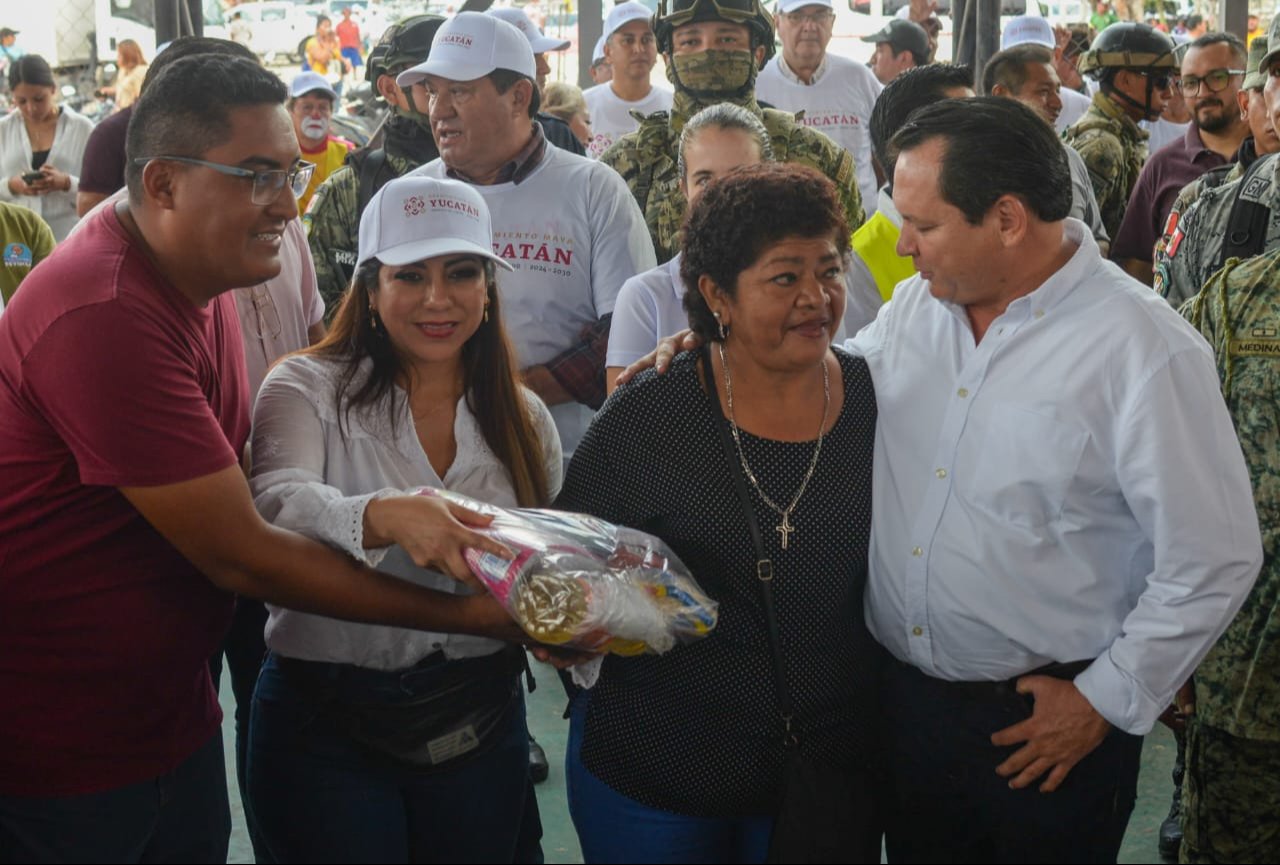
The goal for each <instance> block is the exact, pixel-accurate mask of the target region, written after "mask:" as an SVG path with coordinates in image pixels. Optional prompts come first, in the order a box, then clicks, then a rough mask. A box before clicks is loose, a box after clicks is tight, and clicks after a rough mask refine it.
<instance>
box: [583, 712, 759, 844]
mask: <svg viewBox="0 0 1280 865" xmlns="http://www.w3.org/2000/svg"><path fill="white" fill-rule="evenodd" d="M590 698H591V692H590V691H582V692H580V693H579V694H578V695H577V696H576V697H574V700H573V704H572V707H571V709H570V713H569V746H568V750H567V752H566V754H565V786H566V789H567V792H568V796H569V815H570V816H571V817H572V818H573V826H574V828H575V829H577V831H578V841H579V843H580V844H581V845H582V858H583V860H584V861H586V862H593V863H594V862H600V863H612V862H673V863H674V862H689V863H702V862H707V863H712V862H763V861H764V859H765V855H766V854H767V853H768V851H769V837H770V835H771V834H772V832H773V818H772V817H761V816H747V817H693V816H689V815H686V814H676V813H674V812H672V811H664V810H662V809H660V808H651V807H649V806H648V805H643V804H641V803H640V802H637V801H636V800H634V799H631V798H629V797H627V796H624V795H622V794H621V793H619V792H618V791H617V790H614V789H613V788H612V787H610V786H609V785H608V784H606V783H604V782H603V781H601V780H600V779H599V778H597V777H596V776H595V775H592V774H591V772H590V771H589V770H588V769H587V767H586V766H585V765H583V763H582V736H583V731H584V728H585V726H586V720H587V704H588V701H589V700H590Z"/></svg>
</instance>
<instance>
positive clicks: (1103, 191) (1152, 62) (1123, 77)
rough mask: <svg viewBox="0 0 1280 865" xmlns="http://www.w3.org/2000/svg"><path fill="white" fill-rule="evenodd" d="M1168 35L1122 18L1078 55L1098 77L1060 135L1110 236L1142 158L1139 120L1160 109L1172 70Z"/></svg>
mask: <svg viewBox="0 0 1280 865" xmlns="http://www.w3.org/2000/svg"><path fill="white" fill-rule="evenodd" d="M1173 49H1174V45H1173V40H1171V39H1170V38H1169V37H1168V36H1166V35H1164V34H1163V33H1161V32H1160V31H1158V30H1155V29H1154V28H1152V27H1151V26H1149V25H1147V24H1135V23H1131V22H1127V21H1122V22H1120V23H1118V24H1112V25H1111V26H1110V27H1108V28H1107V29H1105V30H1103V31H1102V32H1101V33H1099V34H1098V36H1097V38H1096V39H1094V40H1093V45H1092V46H1090V48H1089V50H1088V51H1086V52H1085V53H1084V54H1082V55H1081V56H1080V71H1081V72H1083V73H1085V74H1086V75H1091V76H1093V77H1094V78H1097V79H1098V84H1099V88H1098V92H1097V93H1095V94H1094V95H1093V103H1092V104H1091V105H1090V106H1089V110H1088V111H1086V112H1085V113H1084V116H1083V117H1081V118H1080V119H1079V120H1077V121H1076V122H1075V124H1074V125H1072V126H1070V127H1068V128H1067V131H1066V132H1064V133H1063V138H1064V139H1065V140H1066V142H1067V144H1068V145H1070V146H1071V147H1073V148H1075V150H1076V152H1077V153H1079V154H1080V156H1081V157H1082V158H1083V159H1084V164H1085V165H1086V166H1088V168H1089V178H1090V180H1092V181H1093V193H1094V197H1096V198H1097V200H1098V210H1099V211H1100V212H1101V214H1102V224H1103V225H1104V226H1105V227H1106V229H1107V234H1108V235H1109V236H1111V237H1115V236H1116V232H1117V231H1119V230H1120V223H1121V221H1122V220H1123V219H1124V209H1125V205H1127V204H1128V203H1129V194H1130V193H1131V192H1133V186H1134V184H1135V183H1137V181H1138V174H1139V173H1140V172H1141V171H1142V163H1144V162H1146V161H1147V133H1146V132H1143V131H1142V130H1141V129H1139V128H1138V121H1139V120H1155V119H1156V118H1158V117H1159V116H1160V113H1161V112H1162V111H1164V107H1165V104H1166V103H1167V102H1168V100H1169V98H1170V96H1171V91H1170V89H1169V88H1170V82H1171V81H1172V79H1173V76H1174V75H1176V74H1177V73H1178V64H1177V61H1176V60H1175V59H1174V55H1173Z"/></svg>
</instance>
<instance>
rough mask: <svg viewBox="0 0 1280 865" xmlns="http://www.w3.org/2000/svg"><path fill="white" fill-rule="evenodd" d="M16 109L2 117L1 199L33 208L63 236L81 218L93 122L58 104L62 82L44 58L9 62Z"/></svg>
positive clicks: (60, 236) (29, 56)
mask: <svg viewBox="0 0 1280 865" xmlns="http://www.w3.org/2000/svg"><path fill="white" fill-rule="evenodd" d="M9 92H10V93H11V94H12V98H13V103H14V106H15V107H16V108H17V110H16V111H14V112H13V113H11V114H9V115H8V116H7V117H4V118H0V176H2V177H3V178H4V180H3V181H0V201H12V202H14V203H15V204H21V205H22V206H23V207H27V208H30V209H31V210H34V211H35V212H36V213H37V214H39V215H40V217H41V218H42V219H44V221H45V222H47V223H49V227H50V228H52V229H53V236H54V238H55V239H56V240H59V241H61V240H63V239H64V238H66V236H67V235H68V234H69V233H70V232H71V227H72V226H73V225H75V224H76V220H77V219H78V218H79V217H77V216H76V192H77V190H78V189H79V187H80V163H81V162H83V161H84V148H85V145H86V144H88V143H89V133H90V132H92V131H93V123H92V122H90V121H89V119H88V118H86V117H82V116H80V115H79V114H76V113H75V112H74V111H72V110H71V109H70V108H69V107H67V106H66V105H59V104H58V85H57V82H56V81H54V78H53V70H52V69H50V68H49V64H48V63H47V62H46V61H45V59H44V58H43V57H40V56H39V55H36V54H28V55H26V56H25V57H21V58H19V59H18V60H15V61H14V62H13V64H12V65H10V66H9Z"/></svg>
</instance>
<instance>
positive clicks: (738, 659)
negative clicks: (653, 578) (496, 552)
mask: <svg viewBox="0 0 1280 865" xmlns="http://www.w3.org/2000/svg"><path fill="white" fill-rule="evenodd" d="M837 357H838V359H839V362H840V367H841V371H842V373H843V379H844V406H843V408H842V410H841V412H840V416H839V418H838V419H837V420H836V423H835V425H834V427H833V428H832V430H831V432H830V433H829V434H828V436H827V438H826V440H825V442H824V444H823V447H822V454H821V457H820V459H819V462H818V465H817V468H816V470H815V471H814V474H813V479H812V480H811V481H810V483H809V487H808V489H807V490H806V492H805V494H804V497H803V498H802V499H801V500H800V503H799V505H798V506H797V507H796V510H795V511H794V512H793V515H792V520H791V521H792V523H793V524H794V525H795V526H796V532H795V533H794V534H793V535H792V536H791V539H790V541H789V543H788V549H786V550H783V549H782V547H781V538H780V536H779V534H778V533H777V532H776V531H774V530H773V529H774V526H776V525H777V523H778V516H777V514H776V513H774V512H773V511H772V510H770V509H769V507H768V506H767V505H765V504H764V502H763V501H761V500H760V498H759V496H758V495H755V494H754V493H753V498H754V499H755V510H756V519H757V521H758V522H759V525H760V528H761V534H763V535H764V543H765V545H766V549H767V551H768V554H769V555H770V556H771V557H772V559H773V564H774V574H775V578H774V582H773V590H774V595H775V599H776V604H777V610H778V619H779V627H780V632H781V642H782V650H783V655H784V661H785V666H786V673H787V678H788V684H789V686H790V688H791V692H792V699H793V700H794V702H795V704H796V709H797V722H796V724H795V727H794V728H795V729H796V730H797V731H798V736H799V739H800V742H801V747H802V748H803V749H804V751H805V752H806V753H807V754H810V755H812V756H814V757H816V758H818V759H820V760H822V761H824V762H828V763H834V764H836V765H840V766H845V767H848V768H850V769H856V768H860V767H863V766H865V765H866V764H867V763H869V761H870V760H871V758H872V757H873V756H874V753H873V752H874V749H875V742H874V732H873V731H874V729H875V727H876V719H877V716H878V714H879V713H878V711H877V708H876V704H875V700H876V677H877V675H878V668H879V663H880V658H881V655H880V650H879V649H878V647H877V646H876V644H875V642H874V641H873V639H872V638H871V636H870V635H869V634H868V632H867V629H866V625H865V624H864V620H863V613H862V593H863V588H864V586H865V584H866V567H867V543H868V537H869V531H870V525H871V513H870V503H871V459H872V449H873V446H874V435H875V422H876V403H875V393H874V390H873V388H872V384H871V377H870V374H869V373H868V371H867V367H866V364H865V363H864V362H863V361H862V360H861V359H859V358H854V357H852V356H850V355H847V354H845V353H843V352H839V351H837ZM716 422H717V421H716V418H715V415H714V413H713V409H712V406H711V402H710V397H709V396H708V394H707V393H706V392H705V391H703V389H702V387H701V384H700V383H699V380H698V375H697V355H696V354H692V353H686V354H684V355H681V356H680V357H678V358H676V360H675V362H674V363H673V364H672V367H671V369H670V370H669V371H668V372H667V374H666V375H662V376H658V375H656V374H655V373H653V372H649V373H646V374H645V375H643V376H641V377H640V378H638V379H637V380H636V381H635V382H634V383H633V384H631V385H628V386H626V387H623V388H621V389H619V390H618V391H617V392H616V393H615V394H614V395H613V396H612V397H611V398H610V399H609V401H608V402H607V403H606V405H605V406H604V408H603V409H601V411H600V413H599V414H598V415H597V417H596V419H595V422H594V423H593V424H592V425H591V428H590V430H589V431H588V432H587V434H586V437H585V438H584V439H583V440H582V443H581V444H580V445H579V446H578V450H577V452H576V454H575V455H574V458H573V462H572V463H571V464H570V466H569V471H568V474H567V477H566V479H565V484H564V489H563V492H562V493H561V495H560V497H559V499H558V501H557V507H560V508H562V509H566V510H573V511H582V512H586V513H590V514H594V515H596V516H599V517H602V518H604V519H607V520H610V521H612V522H615V523H620V524H622V525H627V526H632V527H635V528H638V529H642V530H644V531H647V532H650V533H652V534H655V535H657V536H658V537H660V538H662V539H663V540H665V541H666V542H667V543H668V544H669V545H670V546H671V548H672V549H673V550H675V552H676V553H677V554H678V555H679V556H680V558H681V559H682V560H683V561H684V562H685V564H686V565H688V566H689V568H690V570H692V571H693V574H694V576H695V577H696V578H697V580H698V581H699V583H700V584H701V585H702V587H703V588H704V589H705V590H706V591H707V592H708V593H709V594H710V595H711V596H713V597H714V598H715V599H716V600H717V601H719V603H720V621H719V625H718V626H717V628H716V629H715V631H713V632H712V633H711V635H710V636H708V637H707V638H706V639H704V640H701V641H698V642H696V643H694V644H691V645H688V646H679V647H677V648H675V649H674V650H672V651H671V652H670V653H668V654H666V655H663V656H642V657H638V658H620V657H612V656H611V657H609V658H608V659H606V661H605V664H604V668H603V671H602V674H601V677H600V681H599V683H598V684H597V685H596V687H595V688H594V689H592V691H591V695H590V706H589V709H588V712H587V719H586V730H585V736H584V740H583V748H582V756H583V761H584V763H585V765H586V767H587V769H588V770H589V771H590V772H591V773H592V774H594V775H595V776H597V777H598V778H600V779H601V780H602V781H604V782H605V783H607V784H609V785H610V786H611V787H613V788H614V789H615V790H617V791H618V792H620V793H622V794H623V795H625V796H629V797H631V798H633V799H636V800H638V801H640V802H642V803H643V804H645V805H649V806H651V807H655V808H662V809H666V810H669V811H674V812H677V813H681V814H689V815H696V816H733V815H750V814H765V813H771V812H773V811H774V810H775V808H776V805H777V794H778V790H779V787H780V783H781V777H782V766H783V761H784V756H785V755H784V750H783V746H782V730H783V726H782V721H781V718H780V716H779V713H778V709H777V699H776V691H775V688H774V678H773V672H772V669H773V668H772V663H771V660H770V653H769V640H768V630H767V626H766V623H765V618H764V614H763V612H762V606H761V601H760V589H759V585H758V583H757V581H756V578H755V552H754V549H753V546H752V542H751V535H750V532H749V530H748V528H747V523H746V520H745V519H744V517H743V514H742V508H741V504H740V503H739V499H738V497H737V494H736V493H735V491H734V486H733V476H732V474H731V466H730V463H729V460H728V458H727V457H726V455H725V453H724V451H723V448H722V446H721V442H720V438H719V435H718V433H717V431H716V428H715V423H716ZM742 446H743V449H744V452H745V453H746V457H747V461H748V463H749V464H750V465H751V467H752V470H753V471H754V472H755V474H756V477H757V478H758V480H759V481H760V483H761V485H762V486H763V487H764V489H765V491H766V492H767V493H768V495H769V497H770V498H772V499H773V500H774V501H777V502H790V500H791V497H792V496H793V495H794V494H795V490H796V489H797V488H798V487H799V484H800V481H801V479H802V478H803V477H804V473H805V470H806V469H807V468H808V465H809V461H810V459H811V458H812V456H813V446H814V445H813V442H812V441H810V442H781V441H774V440H769V439H762V438H758V437H756V436H753V435H750V434H748V433H746V432H745V431H743V433H742Z"/></svg>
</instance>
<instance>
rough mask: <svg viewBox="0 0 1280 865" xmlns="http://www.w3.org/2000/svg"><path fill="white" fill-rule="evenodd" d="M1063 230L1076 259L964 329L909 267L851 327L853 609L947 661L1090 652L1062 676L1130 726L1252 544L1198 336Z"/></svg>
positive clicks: (910, 654) (1089, 244)
mask: <svg viewBox="0 0 1280 865" xmlns="http://www.w3.org/2000/svg"><path fill="white" fill-rule="evenodd" d="M1066 233H1067V237H1068V238H1069V239H1070V241H1071V242H1073V243H1074V244H1076V245H1077V246H1078V248H1077V250H1076V252H1075V254H1074V255H1073V256H1072V258H1071V259H1070V260H1069V261H1068V262H1067V264H1066V265H1065V266H1063V267H1062V269H1061V270H1059V271H1058V272H1056V273H1055V274H1054V275H1053V276H1051V277H1050V278H1049V279H1048V280H1047V281H1046V282H1045V283H1044V284H1043V285H1041V286H1040V287H1039V288H1037V289H1036V290H1035V291H1033V292H1032V293H1031V294H1029V295H1026V296H1024V297H1021V298H1018V299H1017V300H1015V301H1013V302H1012V303H1010V304H1009V306H1008V308H1007V309H1006V310H1005V312H1004V314H1003V315H1001V316H1000V317H999V318H997V319H996V320H995V321H994V322H993V323H992V324H991V326H990V328H989V329H988V330H987V332H986V334H985V336H984V337H983V338H982V341H981V342H980V343H979V344H977V345H975V344H974V338H973V331H972V328H971V326H970V323H969V320H968V318H967V316H966V313H965V310H964V308H963V307H961V306H958V305H955V304H952V303H950V302H946V301H942V300H938V299H936V298H934V297H933V296H932V295H931V294H930V291H929V284H928V283H927V282H925V281H924V280H922V279H921V277H919V276H918V275H917V276H914V277H912V278H911V279H909V280H906V281H904V282H902V283H901V284H899V286H898V287H897V290H896V291H895V292H894V296H893V300H892V301H890V302H889V303H887V304H885V305H884V306H883V307H882V308H881V310H880V315H879V316H878V317H877V319H876V321H875V322H873V323H872V324H871V325H869V326H868V327H866V328H865V329H863V330H862V332H861V333H859V334H858V335H857V336H856V337H855V338H854V339H852V340H850V342H849V347H850V348H851V350H853V351H856V352H857V353H859V354H861V355H863V356H864V357H865V358H866V360H867V363H868V365H869V367H870V369H871V374H872V377H873V379H874V381H875V386H876V401H877V404H878V406H879V427H878V430H877V433H876V455H875V478H874V482H873V499H872V501H873V513H874V514H875V517H874V520H873V526H872V538H871V553H870V575H869V580H868V584H867V594H866V615H867V624H868V626H869V627H870V628H871V631H872V633H873V634H875V636H876V637H877V639H878V640H879V641H880V642H881V643H882V644H883V645H885V646H886V647H887V648H888V649H889V651H890V652H891V653H892V654H893V655H894V656H896V657H897V658H898V659H899V660H901V661H904V662H907V663H910V664H913V665H915V666H916V667H918V668H919V669H920V670H922V671H923V672H925V673H926V674H928V675H930V676H935V677H937V678H941V679H950V680H1001V679H1008V678H1012V677H1015V676H1018V675H1021V674H1024V673H1027V672H1029V671H1031V670H1034V669H1036V668H1038V667H1041V666H1043V665H1045V664H1047V663H1050V662H1054V661H1057V662H1069V661H1076V660H1084V659H1096V660H1094V662H1093V664H1092V665H1091V666H1090V667H1089V668H1088V669H1087V670H1085V671H1084V672H1083V673H1082V674H1080V676H1078V677H1077V678H1076V680H1075V683H1076V685H1077V687H1079V689H1080V691H1081V692H1082V693H1083V694H1084V696H1085V697H1086V698H1087V699H1088V700H1089V702H1090V703H1091V704H1092V705H1093V706H1094V708H1095V709H1097V710H1098V712H1099V713H1100V714H1102V716H1103V717H1105V718H1106V719H1107V720H1108V721H1110V722H1111V723H1112V724H1114V725H1115V726H1117V727H1119V728H1120V729H1122V730H1126V731H1128V732H1130V733H1137V734H1141V733H1145V732H1147V731H1148V730H1150V729H1151V727H1152V725H1153V723H1154V722H1155V720H1156V717H1157V716H1158V715H1159V714H1160V713H1161V712H1162V711H1163V710H1164V709H1165V707H1167V706H1168V705H1169V704H1170V701H1171V699H1172V696H1173V693H1174V691H1175V690H1176V689H1177V688H1178V687H1179V686H1180V685H1181V684H1182V683H1183V682H1184V681H1186V679H1187V677H1188V675H1189V674H1190V673H1191V672H1192V671H1193V670H1194V669H1195V667H1196V665H1197V664H1198V663H1199V661H1200V660H1201V658H1202V657H1203V656H1204V654H1205V653H1206V652H1207V651H1208V649H1209V648H1210V646H1211V645H1212V644H1213V642H1214V641H1215V640H1216V639H1217V637H1218V636H1219V635H1220V634H1221V633H1222V631H1223V630H1224V629H1225V627H1226V626H1227V624H1228V622H1229V621H1230V620H1231V617H1232V616H1233V615H1234V614H1235V612H1236V610H1238V609H1239V607H1240V605H1241V604H1242V603H1243V601H1244V598H1245V596H1246V595H1247V593H1248V592H1249V589H1250V587H1251V586H1252V584H1253V581H1254V578H1255V577H1256V576H1257V573H1258V568H1259V566H1260V564H1261V561H1262V549H1261V541H1260V538H1259V535H1258V522H1257V517H1256V514H1255V512H1254V507H1253V496H1252V491H1251V488H1250V483H1249V475H1248V473H1247V472H1246V470H1245V465H1244V459H1243V457H1242V456H1241V451H1240V445H1239V443H1238V441H1237V439H1236V435H1235V431H1234V429H1233V427H1232V424H1231V419H1230V417H1229V416H1228V414H1227V411H1226V407H1225V405H1224V404H1223V400H1222V395H1221V392H1220V389H1219V382H1218V375H1217V372H1216V370H1215V368H1214V363H1213V358H1212V356H1211V354H1210V351H1209V347H1208V346H1207V345H1206V344H1205V343H1204V341H1203V339H1201V337H1200V336H1199V334H1197V333H1196V332H1195V331H1194V330H1193V329H1192V328H1191V327H1190V326H1189V325H1188V324H1187V323H1186V322H1185V321H1183V319H1182V318H1181V317H1180V316H1178V314H1177V313H1176V312H1175V311H1174V310H1173V309H1172V308H1171V307H1169V305H1168V304H1166V303H1163V302H1162V301H1161V299H1160V298H1159V297H1158V296H1157V295H1155V294H1153V293H1152V292H1151V290H1150V289H1149V288H1147V287H1146V286H1144V285H1141V284H1139V283H1138V282H1136V281H1135V280H1133V279H1131V278H1130V277H1128V276H1126V275H1125V274H1124V273H1123V272H1122V271H1121V270H1120V269H1119V268H1118V267H1116V266H1115V265H1114V264H1112V263H1110V262H1107V261H1104V260H1103V259H1102V258H1101V256H1100V255H1099V252H1098V247H1097V244H1096V243H1095V242H1094V241H1093V239H1092V237H1090V236H1089V233H1088V230H1087V229H1086V228H1085V226H1084V224H1083V223H1081V222H1079V221H1077V220H1074V219H1069V220H1067V221H1066Z"/></svg>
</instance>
